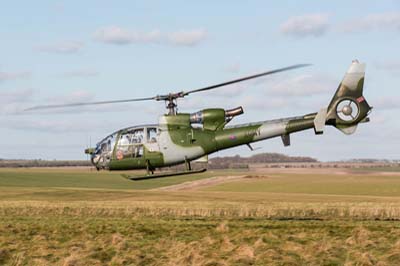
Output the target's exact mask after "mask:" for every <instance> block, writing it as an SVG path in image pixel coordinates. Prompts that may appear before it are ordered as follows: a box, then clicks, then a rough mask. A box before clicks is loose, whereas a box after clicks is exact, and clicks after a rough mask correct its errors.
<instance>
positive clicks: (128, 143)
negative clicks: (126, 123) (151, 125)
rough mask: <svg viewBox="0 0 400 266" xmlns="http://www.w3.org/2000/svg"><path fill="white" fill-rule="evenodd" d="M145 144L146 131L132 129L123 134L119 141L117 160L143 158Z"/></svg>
mask: <svg viewBox="0 0 400 266" xmlns="http://www.w3.org/2000/svg"><path fill="white" fill-rule="evenodd" d="M143 142H144V129H143V128H140V129H132V130H129V131H127V132H124V133H121V134H120V136H119V139H118V144H117V150H116V158H117V160H122V159H123V158H132V157H142V156H143V145H142V143H143Z"/></svg>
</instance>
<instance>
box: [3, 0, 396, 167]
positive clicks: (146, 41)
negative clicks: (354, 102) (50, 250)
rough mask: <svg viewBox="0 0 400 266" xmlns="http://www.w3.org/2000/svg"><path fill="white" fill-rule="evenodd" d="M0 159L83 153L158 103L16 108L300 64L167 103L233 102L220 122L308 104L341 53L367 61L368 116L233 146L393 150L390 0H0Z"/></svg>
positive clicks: (329, 152) (196, 106)
mask: <svg viewBox="0 0 400 266" xmlns="http://www.w3.org/2000/svg"><path fill="white" fill-rule="evenodd" d="M0 36H1V41H0V158H6V159H50V160H53V159H58V160H62V159H86V156H85V155H84V153H83V150H84V149H85V148H86V147H88V146H93V145H95V143H96V142H98V141H99V140H100V139H102V138H103V137H105V136H106V135H108V134H110V133H112V132H114V131H116V130H118V129H120V128H124V127H128V126H133V125H137V124H148V123H157V122H158V116H159V115H160V114H162V113H164V112H165V109H164V104H163V103H160V102H145V103H130V104H115V105H108V106H95V107H80V108H70V109H61V110H58V109H57V110H50V111H40V112H39V111H38V112H24V111H23V110H24V109H25V108H28V107H31V106H34V105H40V104H59V103H71V102H82V101H98V100H99V101H101V100H118V99H126V98H127V99H130V98H137V97H149V96H155V95H157V94H163V93H168V92H177V91H182V90H190V89H196V88H200V87H203V86H207V85H211V84H215V83H220V82H224V81H227V80H230V79H235V78H239V77H241V76H245V75H249V74H255V73H258V72H263V71H267V70H271V69H275V68H281V67H285V66H289V65H293V64H298V63H310V64H312V66H310V67H307V68H302V69H296V70H292V71H290V72H285V73H279V74H276V75H273V76H268V77H265V78H261V79H258V80H253V81H248V82H243V83H240V84H236V85H232V86H228V87H225V88H221V89H219V90H216V91H213V92H207V93H198V94H195V95H192V96H190V97H188V98H185V99H183V100H180V101H179V107H180V109H179V110H180V112H195V111H198V110H201V109H204V108H213V107H221V108H234V107H237V106H243V108H244V110H245V114H244V115H242V116H240V117H238V118H235V119H234V120H233V121H232V122H231V124H240V123H247V122H252V121H262V120H269V119H275V118H281V117H290V116H297V115H304V114H307V113H311V112H317V111H318V110H319V109H321V108H323V107H326V106H327V105H328V104H329V101H330V99H331V98H332V96H333V94H334V92H335V90H336V89H337V86H338V84H339V83H340V81H341V79H342V78H343V75H344V73H345V72H346V70H347V69H348V67H349V66H350V64H351V62H352V60H354V59H358V60H359V61H360V62H364V63H366V64H367V69H366V78H365V86H364V96H365V98H366V99H367V101H368V102H369V104H370V105H371V106H373V107H374V109H373V112H372V114H371V115H370V118H371V122H370V123H368V124H361V125H359V127H358V129H357V131H356V133H355V134H354V135H351V136H346V135H344V134H342V133H341V132H340V131H338V130H337V129H335V128H333V127H327V128H326V130H325V133H324V135H322V136H315V135H314V131H313V130H309V131H305V132H301V133H295V134H292V135H291V143H292V145H291V146H290V147H283V145H282V142H281V140H280V138H276V139H271V140H266V141H263V142H259V143H256V144H254V145H253V146H254V147H255V148H260V149H258V150H257V151H256V152H252V151H250V150H249V148H248V147H246V146H242V147H237V148H234V149H231V150H226V151H222V152H218V153H216V154H214V155H213V156H225V155H236V154H239V155H242V156H250V155H252V154H254V153H259V152H279V153H284V154H288V155H296V156H297V155H302V156H311V157H314V158H317V159H320V160H323V161H331V160H344V159H350V158H387V159H400V155H399V148H400V137H399V136H400V123H399V117H400V105H399V102H400V86H399V83H400V54H399V49H398V48H399V47H400V2H399V1H387V0H383V1H372V0H363V1H358V0H357V1H351V0H350V1H316V0H315V1H314V0H310V1H261V0H252V1H227V0H220V1H209V0H204V1H178V0H170V1H156V0H148V1H102V0H96V1H94V0H92V1H90V0H88V1H74V0H69V1H40V0H39V1H19V0H15V1H2V4H1V8H0Z"/></svg>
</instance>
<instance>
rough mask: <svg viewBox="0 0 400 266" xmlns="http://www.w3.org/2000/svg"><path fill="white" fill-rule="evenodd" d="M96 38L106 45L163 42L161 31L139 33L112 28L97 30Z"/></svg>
mask: <svg viewBox="0 0 400 266" xmlns="http://www.w3.org/2000/svg"><path fill="white" fill-rule="evenodd" d="M94 38H95V39H96V40H97V41H100V42H104V43H110V44H118V45H125V44H131V43H158V42H160V41H161V39H162V36H161V32H160V31H159V30H154V31H150V32H138V31H129V30H126V29H123V28H120V27H116V26H110V27H105V28H102V29H99V30H97V31H96V32H95V34H94Z"/></svg>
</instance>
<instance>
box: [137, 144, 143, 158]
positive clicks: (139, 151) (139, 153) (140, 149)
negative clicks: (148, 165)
mask: <svg viewBox="0 0 400 266" xmlns="http://www.w3.org/2000/svg"><path fill="white" fill-rule="evenodd" d="M135 157H137V158H140V157H143V145H137V146H136V149H135Z"/></svg>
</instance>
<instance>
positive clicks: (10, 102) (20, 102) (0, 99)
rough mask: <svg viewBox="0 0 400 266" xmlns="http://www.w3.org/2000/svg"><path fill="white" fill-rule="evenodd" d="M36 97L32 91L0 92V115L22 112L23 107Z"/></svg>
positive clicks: (34, 91)
mask: <svg viewBox="0 0 400 266" xmlns="http://www.w3.org/2000/svg"><path fill="white" fill-rule="evenodd" d="M35 95H36V90H34V89H21V90H7V91H0V115H7V114H17V113H20V112H22V110H23V109H24V105H26V104H27V103H29V102H31V101H32V98H33V97H34V96H35Z"/></svg>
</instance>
